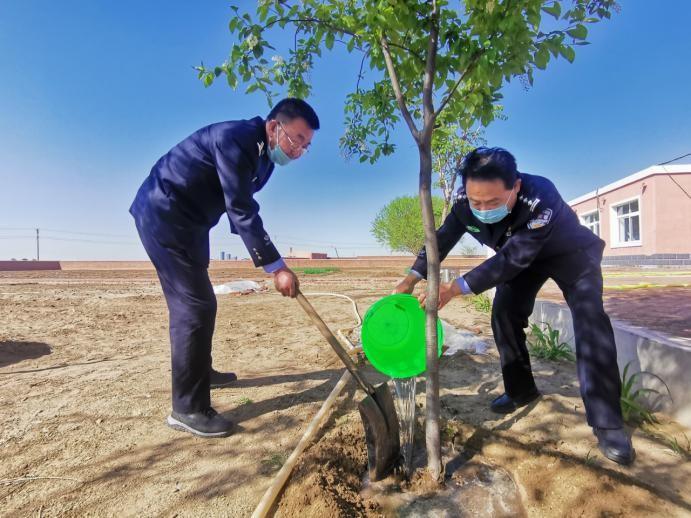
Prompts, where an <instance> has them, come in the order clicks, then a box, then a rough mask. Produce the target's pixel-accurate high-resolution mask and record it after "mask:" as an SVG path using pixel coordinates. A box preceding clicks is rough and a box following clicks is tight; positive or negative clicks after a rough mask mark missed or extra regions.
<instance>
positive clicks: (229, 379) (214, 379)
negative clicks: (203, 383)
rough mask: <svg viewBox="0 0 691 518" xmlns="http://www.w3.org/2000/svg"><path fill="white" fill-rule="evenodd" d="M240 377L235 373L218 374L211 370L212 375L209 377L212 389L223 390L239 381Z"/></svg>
mask: <svg viewBox="0 0 691 518" xmlns="http://www.w3.org/2000/svg"><path fill="white" fill-rule="evenodd" d="M237 379H238V377H237V376H236V375H235V373H234V372H218V371H216V370H213V369H211V374H210V375H209V382H210V386H211V388H212V389H213V388H221V387H227V386H228V385H230V384H231V383H233V382H234V381H237Z"/></svg>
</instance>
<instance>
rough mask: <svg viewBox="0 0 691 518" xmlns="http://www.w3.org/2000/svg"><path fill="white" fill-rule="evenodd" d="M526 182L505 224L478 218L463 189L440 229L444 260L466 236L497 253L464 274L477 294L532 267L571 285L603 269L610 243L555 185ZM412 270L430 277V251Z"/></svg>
mask: <svg viewBox="0 0 691 518" xmlns="http://www.w3.org/2000/svg"><path fill="white" fill-rule="evenodd" d="M520 178H521V189H520V191H519V192H518V200H517V201H516V204H515V206H514V208H513V209H512V211H511V213H510V214H509V215H508V216H507V217H506V218H504V219H503V220H501V221H500V222H498V223H494V224H491V225H486V224H484V223H482V222H480V221H479V220H478V219H477V218H475V216H473V213H472V211H471V210H470V204H469V202H468V197H467V195H466V193H465V188H463V187H461V188H460V189H459V190H458V192H457V195H456V200H455V202H454V204H453V207H452V209H451V212H450V213H449V215H448V216H447V217H446V219H445V220H444V223H443V224H442V226H441V227H439V229H438V230H437V241H438V246H439V254H440V258H441V260H443V259H444V258H445V257H446V256H447V255H448V253H449V252H450V251H451V249H452V248H453V247H454V246H455V245H456V243H458V240H459V239H460V238H461V236H463V234H465V233H466V232H469V233H470V234H471V235H472V236H473V237H474V238H475V239H477V240H478V241H479V242H480V243H482V244H483V245H487V246H489V247H491V248H492V249H494V250H495V251H496V255H494V256H493V257H490V258H489V259H487V260H486V261H484V262H483V263H481V264H480V265H478V266H477V267H475V268H473V269H472V270H470V271H469V272H468V273H466V274H464V275H463V278H464V279H465V281H466V282H467V283H468V286H469V287H470V289H471V290H472V292H473V293H482V292H483V291H485V290H488V289H490V288H493V287H495V286H498V285H500V284H502V283H505V282H507V281H510V280H511V279H513V278H514V277H516V276H517V275H518V274H519V273H520V272H522V271H523V270H525V269H526V268H528V267H531V268H538V269H540V270H542V271H543V272H544V273H545V274H546V275H547V276H549V277H552V278H554V279H557V280H560V281H563V282H566V283H570V282H572V281H573V280H575V279H576V278H578V277H579V276H580V275H581V274H582V273H583V272H585V271H587V270H590V269H592V268H595V267H599V262H598V254H599V257H601V254H602V249H603V248H604V241H602V240H601V239H600V238H599V237H597V236H596V235H595V234H593V233H592V232H591V231H590V230H589V229H588V228H586V227H584V226H583V225H581V223H580V221H579V220H578V216H576V213H575V212H574V211H573V210H572V209H571V207H569V205H568V204H567V203H566V202H565V201H564V200H563V199H562V198H561V196H560V195H559V192H558V191H557V189H556V187H555V186H554V184H552V182H550V181H549V180H548V179H547V178H543V177H541V176H535V175H530V174H525V173H521V174H520ZM412 269H413V270H415V271H416V272H418V273H420V274H421V275H422V276H423V277H426V275H427V258H426V255H425V249H424V248H423V249H422V250H421V251H420V253H419V254H418V257H417V260H416V261H415V264H413V267H412Z"/></svg>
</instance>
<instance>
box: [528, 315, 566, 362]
mask: <svg viewBox="0 0 691 518" xmlns="http://www.w3.org/2000/svg"><path fill="white" fill-rule="evenodd" d="M542 325H543V326H544V329H543V328H542V327H540V326H539V325H537V324H534V323H533V324H531V326H530V337H529V338H528V340H527V342H528V350H529V351H530V353H531V354H532V355H533V356H535V357H536V358H541V359H543V360H550V361H561V360H565V361H571V362H572V361H574V360H575V359H576V358H575V357H574V355H573V352H571V347H569V344H567V343H566V342H562V341H561V340H560V338H559V330H558V329H553V328H552V326H551V325H549V324H548V323H547V322H543V324H542Z"/></svg>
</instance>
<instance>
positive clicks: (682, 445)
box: [662, 434, 691, 460]
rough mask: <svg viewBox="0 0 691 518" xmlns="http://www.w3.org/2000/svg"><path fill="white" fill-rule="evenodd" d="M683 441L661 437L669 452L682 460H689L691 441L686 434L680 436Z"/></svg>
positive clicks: (690, 458)
mask: <svg viewBox="0 0 691 518" xmlns="http://www.w3.org/2000/svg"><path fill="white" fill-rule="evenodd" d="M682 435H683V436H684V439H682V441H681V442H680V441H679V440H678V439H677V438H676V437H670V436H668V435H663V436H662V440H663V441H665V443H666V444H667V446H668V447H669V449H670V451H671V452H672V453H673V454H675V455H678V456H679V457H680V458H681V459H682V460H691V440H689V438H688V436H687V435H686V434H682Z"/></svg>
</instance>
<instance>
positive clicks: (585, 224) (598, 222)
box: [578, 209, 602, 237]
mask: <svg viewBox="0 0 691 518" xmlns="http://www.w3.org/2000/svg"><path fill="white" fill-rule="evenodd" d="M593 214H597V222H596V223H597V230H598V232H597V234H595V232H593V234H595V235H596V236H597V237H601V234H602V221H601V220H600V211H599V210H597V209H593V210H589V211H588V212H584V213H583V214H579V216H578V217H579V219H580V220H581V225H583V226H584V227H585V228H587V229H588V230H590V231H591V232H592V231H593V229H592V228H590V225H593V223H589V224H587V223H586V222H585V218H586V217H587V216H592V215H593Z"/></svg>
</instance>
